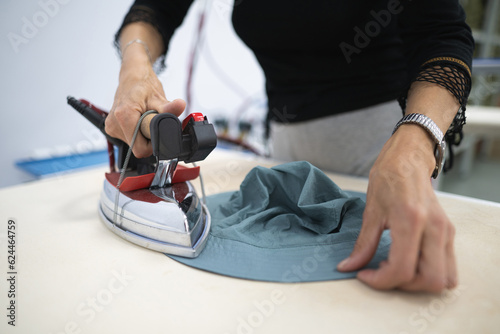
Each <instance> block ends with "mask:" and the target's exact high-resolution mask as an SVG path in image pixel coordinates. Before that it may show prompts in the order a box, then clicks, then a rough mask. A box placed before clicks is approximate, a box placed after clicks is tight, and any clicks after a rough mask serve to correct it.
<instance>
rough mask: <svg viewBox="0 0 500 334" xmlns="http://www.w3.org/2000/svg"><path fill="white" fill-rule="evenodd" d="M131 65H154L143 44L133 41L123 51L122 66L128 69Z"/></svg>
mask: <svg viewBox="0 0 500 334" xmlns="http://www.w3.org/2000/svg"><path fill="white" fill-rule="evenodd" d="M129 66H134V67H135V66H149V67H152V66H153V64H152V63H151V58H150V55H149V53H148V52H147V51H146V49H145V47H144V46H143V45H142V44H140V43H132V44H130V45H128V46H127V48H126V50H125V51H124V52H123V54H122V66H121V67H122V68H125V69H126V68H128V67H129Z"/></svg>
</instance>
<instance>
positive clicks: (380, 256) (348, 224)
mask: <svg viewBox="0 0 500 334" xmlns="http://www.w3.org/2000/svg"><path fill="white" fill-rule="evenodd" d="M364 199H365V195H364V194H361V193H353V192H346V191H342V190H341V189H340V188H339V187H338V186H337V185H336V184H335V183H334V182H333V181H332V180H330V178H328V177H327V176H326V175H325V174H324V173H323V172H322V171H321V170H319V169H318V168H316V167H314V166H313V165H311V164H310V163H308V162H291V163H287V164H283V165H279V166H276V167H273V168H270V169H268V168H263V167H256V168H254V169H252V170H251V171H250V172H249V173H248V175H247V176H246V178H245V180H244V181H243V183H242V184H241V187H240V190H239V191H236V192H229V193H221V194H217V195H212V196H209V197H208V198H207V206H208V209H209V212H210V214H211V218H212V228H211V231H210V235H209V239H208V241H207V245H206V246H205V249H204V250H203V252H202V253H201V254H200V255H199V256H198V257H197V258H194V259H187V258H181V257H178V256H170V257H171V258H173V259H175V260H177V261H179V262H182V263H184V264H186V265H189V266H192V267H195V268H199V269H203V270H207V271H210V272H214V273H218V274H222V275H227V276H232V277H239V278H245V279H252V280H262V281H277V282H306V281H321V280H334V279H343V278H352V277H355V275H356V273H355V272H351V273H341V272H338V271H337V270H336V266H337V264H338V263H339V262H340V261H341V260H343V259H344V258H346V257H347V256H348V255H349V254H350V253H351V251H352V248H353V246H354V243H355V242H356V239H357V237H358V234H359V231H360V229H361V223H362V215H363V210H364V207H365V202H364ZM389 247H390V237H389V234H388V232H387V231H386V232H384V234H383V235H382V239H381V241H380V244H379V247H378V249H377V252H376V255H375V257H374V258H373V260H372V261H371V262H370V264H369V265H368V267H376V266H377V265H378V263H379V262H380V261H382V260H384V259H386V258H387V253H388V250H389Z"/></svg>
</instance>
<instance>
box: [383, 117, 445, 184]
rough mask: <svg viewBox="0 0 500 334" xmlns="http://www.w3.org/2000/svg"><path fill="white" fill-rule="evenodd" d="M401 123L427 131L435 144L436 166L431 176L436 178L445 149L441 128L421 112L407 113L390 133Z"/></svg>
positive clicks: (442, 161) (441, 165) (441, 164)
mask: <svg viewBox="0 0 500 334" xmlns="http://www.w3.org/2000/svg"><path fill="white" fill-rule="evenodd" d="M403 124H417V125H419V126H420V127H422V128H423V129H425V130H426V131H427V133H428V134H429V135H430V136H431V138H432V140H433V141H434V143H435V144H436V146H435V148H434V157H435V158H436V167H435V168H434V171H433V173H432V177H433V178H437V176H438V175H439V173H440V172H441V169H442V168H443V165H444V153H445V150H446V143H445V141H444V135H443V132H442V131H441V129H440V128H439V127H438V126H437V125H436V123H434V121H433V120H432V119H430V118H429V117H427V116H425V115H422V114H416V113H412V114H408V115H406V116H404V117H403V118H402V119H401V120H400V121H399V122H398V123H397V124H396V126H395V127H394V130H393V131H392V134H394V133H395V132H396V131H397V129H398V128H399V127H400V126H401V125H403Z"/></svg>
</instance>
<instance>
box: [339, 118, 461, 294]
mask: <svg viewBox="0 0 500 334" xmlns="http://www.w3.org/2000/svg"><path fill="white" fill-rule="evenodd" d="M433 152H434V143H433V142H432V140H431V139H430V137H429V135H428V134H427V133H426V131H425V130H424V129H422V128H420V127H419V126H418V125H413V124H406V125H402V126H401V127H400V128H399V129H398V131H397V132H396V133H395V134H394V135H393V136H392V137H391V138H390V139H389V141H388V142H387V143H386V144H385V146H384V148H383V150H382V152H381V153H380V155H379V157H378V159H377V161H376V162H375V165H374V166H373V168H372V170H371V171H370V177H369V186H368V192H367V202H366V208H365V211H364V214H363V225H362V228H361V233H360V235H359V237H358V240H357V242H356V245H355V246H354V250H353V252H352V254H351V255H350V256H349V258H348V259H347V260H345V261H343V262H341V263H340V264H339V266H338V269H339V270H341V271H353V270H358V269H360V268H362V267H363V266H365V265H366V264H367V263H368V262H369V261H370V260H371V258H372V257H373V255H374V254H375V251H376V248H377V245H378V242H379V239H380V236H381V234H382V232H383V230H384V229H390V231H391V238H392V245H391V249H390V251H389V256H388V259H387V261H384V262H382V263H380V267H379V268H378V269H364V270H361V271H360V272H359V273H358V275H357V277H358V279H359V280H361V281H362V282H364V283H366V284H368V285H369V286H371V287H373V288H376V289H383V290H386V289H394V288H398V289H402V290H408V291H429V292H440V291H442V290H443V289H446V288H453V287H455V286H456V285H457V268H456V262H455V253H454V248H453V240H454V235H455V229H454V227H453V225H452V224H451V222H450V221H449V219H448V218H447V216H446V214H445V213H444V211H443V209H442V208H441V206H440V204H439V202H438V200H437V198H436V196H435V194H434V190H433V188H432V185H431V182H430V175H431V174H432V171H433V170H434V166H435V158H434V155H433Z"/></svg>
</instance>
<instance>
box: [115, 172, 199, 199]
mask: <svg viewBox="0 0 500 334" xmlns="http://www.w3.org/2000/svg"><path fill="white" fill-rule="evenodd" d="M199 175H200V167H199V166H197V167H193V168H189V167H185V166H180V165H179V166H177V168H176V170H175V172H174V177H173V179H172V183H174V184H175V183H182V182H186V181H189V180H194V179H196V178H197V177H198V176H199ZM154 177H155V174H154V173H149V174H144V175H138V176H129V177H126V178H124V179H123V181H122V184H121V185H120V191H121V192H129V191H135V190H139V189H147V188H149V186H150V185H151V182H153V179H154ZM119 178H120V173H119V172H112V173H106V179H107V180H108V182H109V183H111V184H112V185H113V186H115V187H116V185H117V184H118V180H119Z"/></svg>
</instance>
